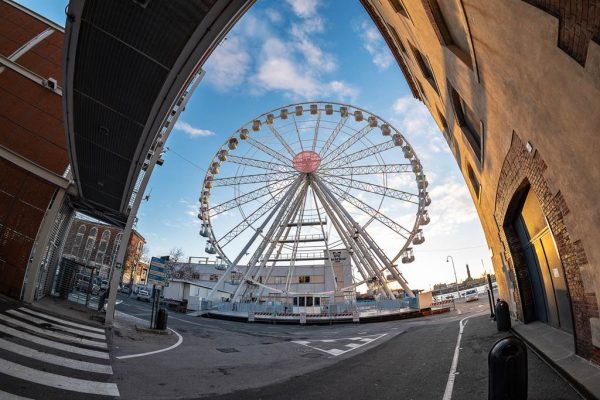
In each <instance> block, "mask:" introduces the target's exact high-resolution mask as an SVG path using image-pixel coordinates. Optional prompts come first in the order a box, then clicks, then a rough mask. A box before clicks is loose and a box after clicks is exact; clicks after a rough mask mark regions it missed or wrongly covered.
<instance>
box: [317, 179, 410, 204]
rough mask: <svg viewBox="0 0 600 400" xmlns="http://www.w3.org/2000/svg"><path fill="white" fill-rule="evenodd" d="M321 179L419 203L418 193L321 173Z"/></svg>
mask: <svg viewBox="0 0 600 400" xmlns="http://www.w3.org/2000/svg"><path fill="white" fill-rule="evenodd" d="M321 177H322V179H323V180H325V181H327V182H329V183H331V184H333V185H342V186H345V187H348V188H352V189H357V190H360V191H363V192H369V193H377V194H380V195H382V196H389V197H392V198H394V199H397V200H402V201H406V202H409V203H412V204H419V195H416V194H413V193H408V192H404V191H402V190H397V189H392V188H388V187H385V186H381V185H377V184H374V183H369V182H363V181H359V180H356V179H348V178H344V177H342V176H336V175H329V174H323V175H322V176H321Z"/></svg>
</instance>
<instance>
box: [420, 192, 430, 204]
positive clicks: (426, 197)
mask: <svg viewBox="0 0 600 400" xmlns="http://www.w3.org/2000/svg"><path fill="white" fill-rule="evenodd" d="M422 203H423V205H424V206H425V207H427V206H429V205H430V204H431V196H429V193H427V192H425V193H424V194H423V197H422Z"/></svg>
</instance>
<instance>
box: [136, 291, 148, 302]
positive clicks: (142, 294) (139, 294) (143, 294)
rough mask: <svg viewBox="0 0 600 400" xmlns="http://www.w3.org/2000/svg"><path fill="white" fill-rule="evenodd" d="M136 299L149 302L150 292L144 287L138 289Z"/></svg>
mask: <svg viewBox="0 0 600 400" xmlns="http://www.w3.org/2000/svg"><path fill="white" fill-rule="evenodd" d="M136 299H138V300H145V301H147V302H150V293H149V292H148V291H147V290H146V289H140V290H138V292H137V295H136Z"/></svg>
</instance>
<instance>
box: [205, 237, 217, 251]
mask: <svg viewBox="0 0 600 400" xmlns="http://www.w3.org/2000/svg"><path fill="white" fill-rule="evenodd" d="M204 251H206V252H207V253H208V254H215V253H216V252H217V251H216V250H215V246H213V244H212V242H211V241H210V240H207V241H206V248H205V249H204Z"/></svg>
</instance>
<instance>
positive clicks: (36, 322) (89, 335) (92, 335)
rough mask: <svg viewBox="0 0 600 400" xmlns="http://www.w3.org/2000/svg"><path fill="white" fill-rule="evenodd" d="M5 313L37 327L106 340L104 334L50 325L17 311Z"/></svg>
mask: <svg viewBox="0 0 600 400" xmlns="http://www.w3.org/2000/svg"><path fill="white" fill-rule="evenodd" d="M6 312H7V313H9V314H12V315H14V316H15V317H18V318H21V319H26V320H28V321H31V322H33V323H34V324H38V325H41V324H50V325H51V328H56V329H59V330H61V331H65V332H69V333H74V334H76V335H79V336H85V337H89V338H92V339H100V340H106V336H104V334H102V333H92V332H88V331H82V330H80V329H75V328H69V327H67V326H62V325H60V324H52V323H50V322H48V321H44V320H42V319H39V318H36V317H32V316H30V315H27V314H24V313H22V312H19V311H17V310H8V311H6Z"/></svg>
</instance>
